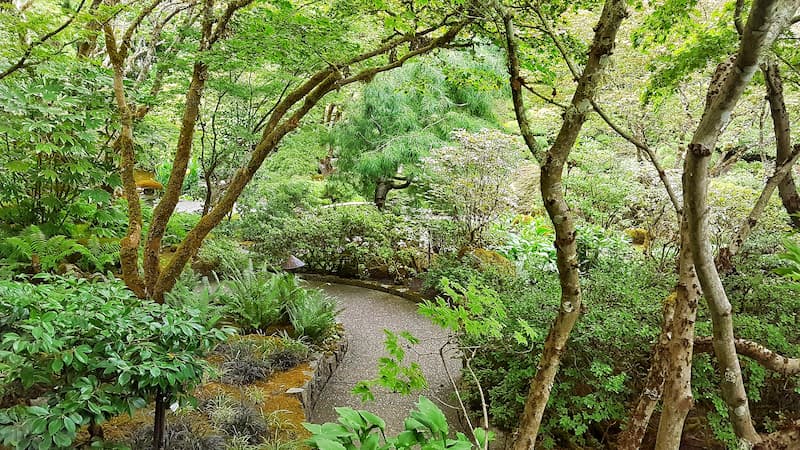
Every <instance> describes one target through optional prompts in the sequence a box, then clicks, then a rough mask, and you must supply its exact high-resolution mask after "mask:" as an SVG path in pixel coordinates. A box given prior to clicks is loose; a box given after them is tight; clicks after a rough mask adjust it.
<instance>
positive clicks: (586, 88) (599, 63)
mask: <svg viewBox="0 0 800 450" xmlns="http://www.w3.org/2000/svg"><path fill="white" fill-rule="evenodd" d="M626 16H627V7H626V4H625V1H623V0H607V1H606V2H605V4H604V6H603V12H602V13H601V16H600V20H599V21H598V23H597V26H596V27H595V35H594V40H593V42H592V46H591V48H590V50H589V58H588V60H587V62H586V67H585V68H584V69H583V73H582V74H581V76H580V78H579V79H578V85H577V87H576V90H575V94H574V95H573V97H572V102H571V104H570V106H569V107H568V108H567V110H566V111H565V113H564V122H563V124H562V126H561V129H560V131H559V133H558V135H557V136H556V139H555V142H554V143H553V146H552V147H551V148H550V149H549V151H547V153H546V154H545V155H544V156H543V158H542V157H541V156H542V155H539V149H538V147H537V146H535V144H532V143H533V142H534V139H533V137H532V136H525V142H526V143H527V145H528V147H529V149H530V151H531V152H532V153H533V155H534V156H535V157H537V158H538V159H539V160H540V162H541V165H542V169H541V182H540V184H541V190H542V199H543V200H544V205H545V208H546V209H547V213H548V215H549V216H550V220H551V221H552V222H553V226H554V228H555V232H556V239H555V246H556V255H557V266H558V273H559V280H560V284H561V304H560V308H559V310H558V313H557V315H556V318H555V320H554V322H553V324H552V326H551V327H550V332H549V333H548V335H547V339H546V340H545V343H544V350H543V352H542V355H541V357H540V360H539V364H538V367H537V371H536V375H535V376H534V378H533V380H531V385H530V391H529V393H528V398H527V400H526V401H525V409H524V411H523V414H522V418H521V421H520V426H519V431H518V434H517V436H516V439H515V441H514V449H515V450H526V449H533V448H534V446H535V444H536V438H537V436H538V434H539V427H540V425H541V422H542V416H543V414H544V410H545V407H546V406H547V401H548V399H549V398H550V392H551V390H552V389H553V382H554V379H555V376H556V374H557V373H558V368H559V365H560V363H561V356H562V354H563V352H564V348H565V346H566V342H567V339H568V338H569V334H570V332H571V331H572V328H573V326H574V325H575V322H576V321H577V320H578V316H579V315H580V311H581V306H582V305H581V288H580V274H579V267H578V265H579V261H578V255H577V243H576V240H575V236H576V233H575V223H574V218H573V215H572V212H571V211H570V209H569V206H568V205H567V203H566V201H565V199H564V188H563V185H562V177H563V172H564V165H565V163H566V161H567V158H568V156H569V153H570V151H571V150H572V147H573V146H574V145H575V141H576V139H577V137H578V134H579V132H580V130H581V127H582V126H583V124H584V122H585V121H586V118H587V114H588V113H589V112H590V111H591V110H592V104H591V102H592V101H593V98H594V94H595V90H596V89H597V86H598V84H599V81H600V77H601V75H602V73H603V68H604V67H605V66H606V64H607V59H608V58H609V57H610V56H611V54H612V52H613V49H614V44H615V40H616V35H617V31H618V30H619V26H620V23H622V20H623V19H624V18H625V17H626ZM504 22H505V34H506V40H507V44H508V54H509V74H510V76H511V79H510V83H511V88H512V92H514V109H515V113H516V115H517V120H518V123H520V129H521V131H522V132H523V133H526V128H527V127H526V125H527V119H526V113H525V110H524V105H523V100H522V93H521V85H522V83H523V82H524V80H522V79H521V77H520V75H519V61H518V59H517V57H518V56H517V50H516V42H515V41H514V40H515V37H514V26H513V19H512V17H511V15H510V14H508V13H506V14H505V17H504ZM527 132H528V133H530V129H529V128H527Z"/></svg>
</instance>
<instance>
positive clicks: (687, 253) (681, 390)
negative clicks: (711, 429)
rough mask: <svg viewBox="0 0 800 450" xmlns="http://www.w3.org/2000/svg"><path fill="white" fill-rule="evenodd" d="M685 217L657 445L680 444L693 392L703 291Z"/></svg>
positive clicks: (670, 445) (664, 446) (677, 446)
mask: <svg viewBox="0 0 800 450" xmlns="http://www.w3.org/2000/svg"><path fill="white" fill-rule="evenodd" d="M687 233H688V226H687V223H686V220H685V219H684V220H683V221H682V222H681V250H680V253H679V255H678V286H677V288H676V289H675V315H674V317H673V319H672V324H671V328H670V330H669V332H668V334H667V339H669V343H668V344H667V355H666V357H667V358H668V361H667V364H666V366H667V368H666V371H665V377H666V380H665V382H664V392H663V408H662V411H661V419H660V420H659V423H658V434H657V435H656V449H659V450H666V449H677V448H680V444H681V436H682V435H683V425H684V423H685V422H686V415H687V414H689V410H691V409H692V406H693V405H694V397H693V396H692V357H693V355H694V346H693V342H694V324H695V321H696V318H697V302H698V299H699V298H700V295H701V294H702V292H701V291H700V284H699V282H698V281H697V274H696V273H695V269H694V264H693V262H692V250H691V248H690V246H689V238H688V236H687Z"/></svg>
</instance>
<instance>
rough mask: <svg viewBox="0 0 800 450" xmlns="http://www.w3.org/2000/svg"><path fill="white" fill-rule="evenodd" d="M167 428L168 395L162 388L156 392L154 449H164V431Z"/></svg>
mask: <svg viewBox="0 0 800 450" xmlns="http://www.w3.org/2000/svg"><path fill="white" fill-rule="evenodd" d="M166 428H167V396H166V394H164V392H162V391H161V389H159V390H158V392H157V393H156V405H155V418H154V419H153V450H163V449H164V431H165V430H166Z"/></svg>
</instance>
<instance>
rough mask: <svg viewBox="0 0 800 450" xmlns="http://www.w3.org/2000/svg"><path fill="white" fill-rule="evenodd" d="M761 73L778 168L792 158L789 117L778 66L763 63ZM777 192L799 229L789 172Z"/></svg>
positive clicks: (797, 197) (799, 208)
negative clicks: (762, 74)
mask: <svg viewBox="0 0 800 450" xmlns="http://www.w3.org/2000/svg"><path fill="white" fill-rule="evenodd" d="M762 71H763V72H764V81H765V83H766V85H767V100H768V101H769V110H770V115H771V116H772V126H773V128H774V130H775V149H776V158H775V165H776V166H780V165H782V164H784V163H786V161H788V160H789V159H791V157H792V155H791V153H792V135H791V128H790V126H789V115H788V114H787V112H786V104H785V103H784V101H783V80H782V78H781V74H780V71H779V70H778V64H777V63H776V62H774V61H769V62H767V63H765V64H764V65H763V66H762ZM778 192H779V193H780V196H781V202H782V203H783V207H784V208H786V212H787V213H789V217H790V218H791V220H792V226H794V227H795V228H800V194H798V193H797V186H796V185H795V184H794V177H793V176H792V172H791V171H789V172H788V174H787V175H786V177H784V179H783V180H782V181H781V182H780V183H779V184H778Z"/></svg>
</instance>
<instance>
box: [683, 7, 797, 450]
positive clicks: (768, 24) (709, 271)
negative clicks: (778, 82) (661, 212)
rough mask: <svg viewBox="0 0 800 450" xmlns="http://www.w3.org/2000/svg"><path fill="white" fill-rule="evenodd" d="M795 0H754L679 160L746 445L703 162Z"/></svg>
mask: <svg viewBox="0 0 800 450" xmlns="http://www.w3.org/2000/svg"><path fill="white" fill-rule="evenodd" d="M798 4H799V2H797V1H796V0H789V1H779V0H756V1H755V2H754V3H753V6H752V7H751V10H750V15H749V17H748V19H747V23H746V24H745V26H744V29H743V32H742V38H741V42H740V45H739V51H738V53H737V54H736V56H735V57H734V58H732V59H731V60H729V61H727V62H725V63H723V64H721V65H720V66H719V67H718V68H717V72H716V74H715V76H714V79H713V80H712V81H711V84H710V85H709V93H708V97H707V99H706V108H705V112H704V114H703V117H702V119H701V121H700V124H699V125H698V127H697V129H696V130H695V133H694V135H693V137H692V141H691V143H690V144H689V149H688V151H687V155H686V161H685V163H684V175H683V192H684V193H683V195H684V207H685V212H684V213H685V217H686V223H687V227H688V229H687V232H688V236H689V244H690V247H691V249H692V254H693V260H694V263H695V267H696V270H697V274H698V279H699V280H700V285H701V286H702V289H703V292H704V295H705V298H706V301H707V303H708V308H709V311H710V313H711V319H712V327H713V347H714V353H715V355H716V357H717V360H718V362H719V365H720V372H721V373H720V375H721V378H722V395H723V399H724V400H725V402H726V403H727V405H728V408H729V409H730V418H731V422H732V424H733V428H734V431H735V432H736V435H737V436H738V437H739V438H740V439H742V440H743V441H745V442H748V443H749V444H751V445H752V444H754V443H758V442H759V441H760V440H761V438H760V436H759V435H758V433H757V432H756V430H755V428H754V426H753V422H752V419H751V417H750V408H749V404H748V399H747V393H746V391H745V388H744V382H743V381H742V372H741V368H740V365H739V358H738V356H737V353H736V345H735V342H736V341H735V337H734V332H733V321H732V318H731V305H730V302H729V301H728V298H727V295H726V294H725V289H724V287H723V285H722V281H721V279H720V276H719V272H718V271H717V269H716V266H715V264H714V257H713V253H712V250H711V244H710V242H709V230H708V212H707V210H708V205H707V194H708V181H709V176H708V163H709V159H710V157H711V153H712V149H713V148H714V145H715V143H716V141H717V139H718V137H719V134H720V132H721V130H722V128H723V127H724V126H725V125H726V124H727V122H728V120H730V115H731V111H732V110H733V108H734V107H735V106H736V103H737V102H738V100H739V98H740V97H741V95H742V92H743V91H744V89H745V87H746V86H747V84H748V83H749V82H750V79H751V78H752V76H753V74H754V73H755V72H756V70H757V69H758V64H759V58H760V56H761V55H762V54H763V52H764V50H765V49H766V48H768V47H769V46H770V45H771V44H772V42H773V40H774V39H775V38H776V37H777V35H778V34H779V33H780V32H781V31H782V30H783V27H785V26H786V25H787V24H788V22H789V20H790V19H791V17H793V15H794V14H795V12H796V11H797V8H798Z"/></svg>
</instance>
